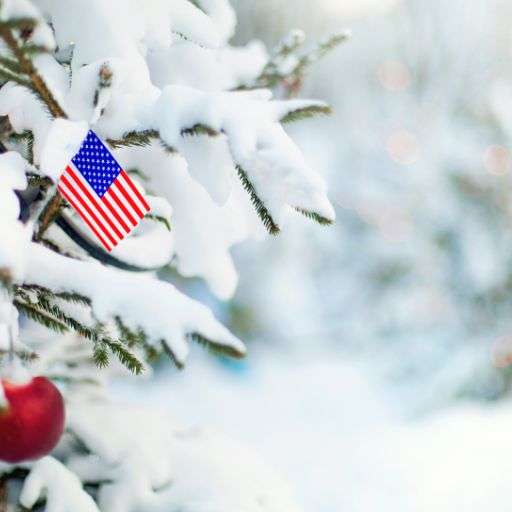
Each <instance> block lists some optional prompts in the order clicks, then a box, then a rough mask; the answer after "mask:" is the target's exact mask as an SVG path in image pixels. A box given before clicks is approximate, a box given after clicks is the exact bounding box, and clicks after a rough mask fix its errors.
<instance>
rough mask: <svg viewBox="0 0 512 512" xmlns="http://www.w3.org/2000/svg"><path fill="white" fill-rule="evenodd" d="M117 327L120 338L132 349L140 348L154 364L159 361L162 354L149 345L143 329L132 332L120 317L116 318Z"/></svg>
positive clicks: (147, 359)
mask: <svg viewBox="0 0 512 512" xmlns="http://www.w3.org/2000/svg"><path fill="white" fill-rule="evenodd" d="M115 322H116V326H117V329H118V331H119V338H120V339H121V340H122V341H123V342H124V343H125V344H126V345H128V347H130V348H134V347H139V348H141V349H142V350H143V351H144V356H145V358H146V361H148V362H150V363H151V362H153V361H156V359H158V356H159V355H160V353H159V352H158V350H157V349H156V348H155V347H154V346H153V345H151V344H150V343H148V339H147V336H146V333H145V332H144V331H143V330H142V329H138V330H137V331H132V330H131V329H129V328H128V327H127V326H126V325H125V324H124V322H123V320H122V319H121V318H120V317H116V318H115Z"/></svg>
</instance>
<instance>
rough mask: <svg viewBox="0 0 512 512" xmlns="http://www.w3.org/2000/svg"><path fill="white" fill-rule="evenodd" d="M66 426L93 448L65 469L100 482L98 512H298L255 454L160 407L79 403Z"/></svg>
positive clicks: (285, 489) (286, 491)
mask: <svg viewBox="0 0 512 512" xmlns="http://www.w3.org/2000/svg"><path fill="white" fill-rule="evenodd" d="M134 418H137V421H136V422H134V421H133V419H134ZM99 421H101V424H102V428H101V429H98V428H97V425H98V422H99ZM69 425H70V427H71V428H72V429H73V431H75V432H76V433H77V435H78V436H79V437H80V439H81V440H82V441H83V442H84V444H85V445H86V446H87V448H88V449H89V450H91V452H92V454H90V455H75V456H73V457H72V458H71V459H70V460H69V461H68V464H69V467H70V468H71V469H72V470H73V471H74V472H75V473H76V474H77V475H79V476H80V478H81V479H82V480H84V481H88V482H92V483H99V484H100V491H99V499H98V503H99V508H100V509H101V510H102V511H103V512H136V511H138V510H173V509H175V508H185V509H189V508H190V509H193V510H196V511H198V512H207V511H208V512H223V511H225V510H240V511H244V512H257V511H259V512H262V511H268V512H274V511H275V512H281V511H282V510H286V511H289V512H295V511H297V510H299V509H298V506H297V504H296V502H295V501H294V498H293V496H292V493H291V491H290V489H289V487H288V486H287V485H286V484H285V483H284V482H283V480H282V479H281V478H280V477H279V476H278V475H277V474H276V472H275V471H273V470H272V468H270V467H269V466H268V465H266V464H264V463H263V462H262V461H261V459H260V457H259V456H258V455H256V454H255V453H253V452H251V451H250V450H249V449H247V448H246V447H245V446H243V445H242V444H240V443H237V442H235V441H232V440H229V439H227V438H225V437H224V436H222V435H219V434H217V433H214V432H209V431H205V430H201V429H184V428H182V427H180V426H179V425H178V424H177V423H176V422H175V420H173V418H172V417H171V416H170V415H169V414H168V413H166V412H165V411H162V410H158V411H157V410H156V409H149V408H134V407H116V406H113V405H112V404H108V403H104V404H98V403H96V404H93V403H83V402H77V403H75V404H73V405H72V406H71V407H70V411H69ZM141 438H143V439H144V441H145V442H144V443H140V439H141ZM104 482H106V483H104Z"/></svg>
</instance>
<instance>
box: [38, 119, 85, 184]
mask: <svg viewBox="0 0 512 512" xmlns="http://www.w3.org/2000/svg"><path fill="white" fill-rule="evenodd" d="M88 130H89V127H88V125H87V123H86V122H85V121H79V122H74V121H68V120H67V119H55V120H54V121H52V122H51V124H50V127H49V129H48V134H47V137H46V141H45V143H44V148H43V150H42V152H41V156H40V169H41V172H42V173H44V174H45V175H46V176H49V177H50V178H52V179H53V180H54V181H58V179H59V178H60V176H61V174H62V173H63V172H64V170H65V169H66V167H67V165H68V164H69V162H70V161H71V159H72V158H73V157H74V156H75V155H76V153H77V152H78V150H79V149H80V145H81V144H82V142H83V141H84V139H85V136H86V135H87V131H88Z"/></svg>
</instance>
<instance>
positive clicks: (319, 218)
mask: <svg viewBox="0 0 512 512" xmlns="http://www.w3.org/2000/svg"><path fill="white" fill-rule="evenodd" d="M295 210H296V211H298V212H299V213H301V214H302V215H304V216H305V217H307V218H308V219H311V220H314V221H315V222H318V224H321V225H322V226H330V225H332V224H333V221H332V220H331V219H327V218H326V217H322V215H320V214H318V213H316V212H312V211H310V210H305V209H304V208H299V207H297V206H295Z"/></svg>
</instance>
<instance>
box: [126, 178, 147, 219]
mask: <svg viewBox="0 0 512 512" xmlns="http://www.w3.org/2000/svg"><path fill="white" fill-rule="evenodd" d="M121 175H122V176H123V178H124V180H125V181H126V183H128V186H129V187H130V188H131V190H132V192H133V193H134V194H135V195H136V196H137V199H138V200H139V201H140V202H141V203H142V204H143V205H144V208H146V210H147V211H148V212H149V210H150V208H149V204H148V203H147V202H146V200H145V199H144V197H143V196H142V194H141V193H140V192H139V191H138V189H137V187H136V186H135V185H134V184H133V181H132V179H131V178H130V176H128V174H127V173H126V172H125V170H124V169H121Z"/></svg>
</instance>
